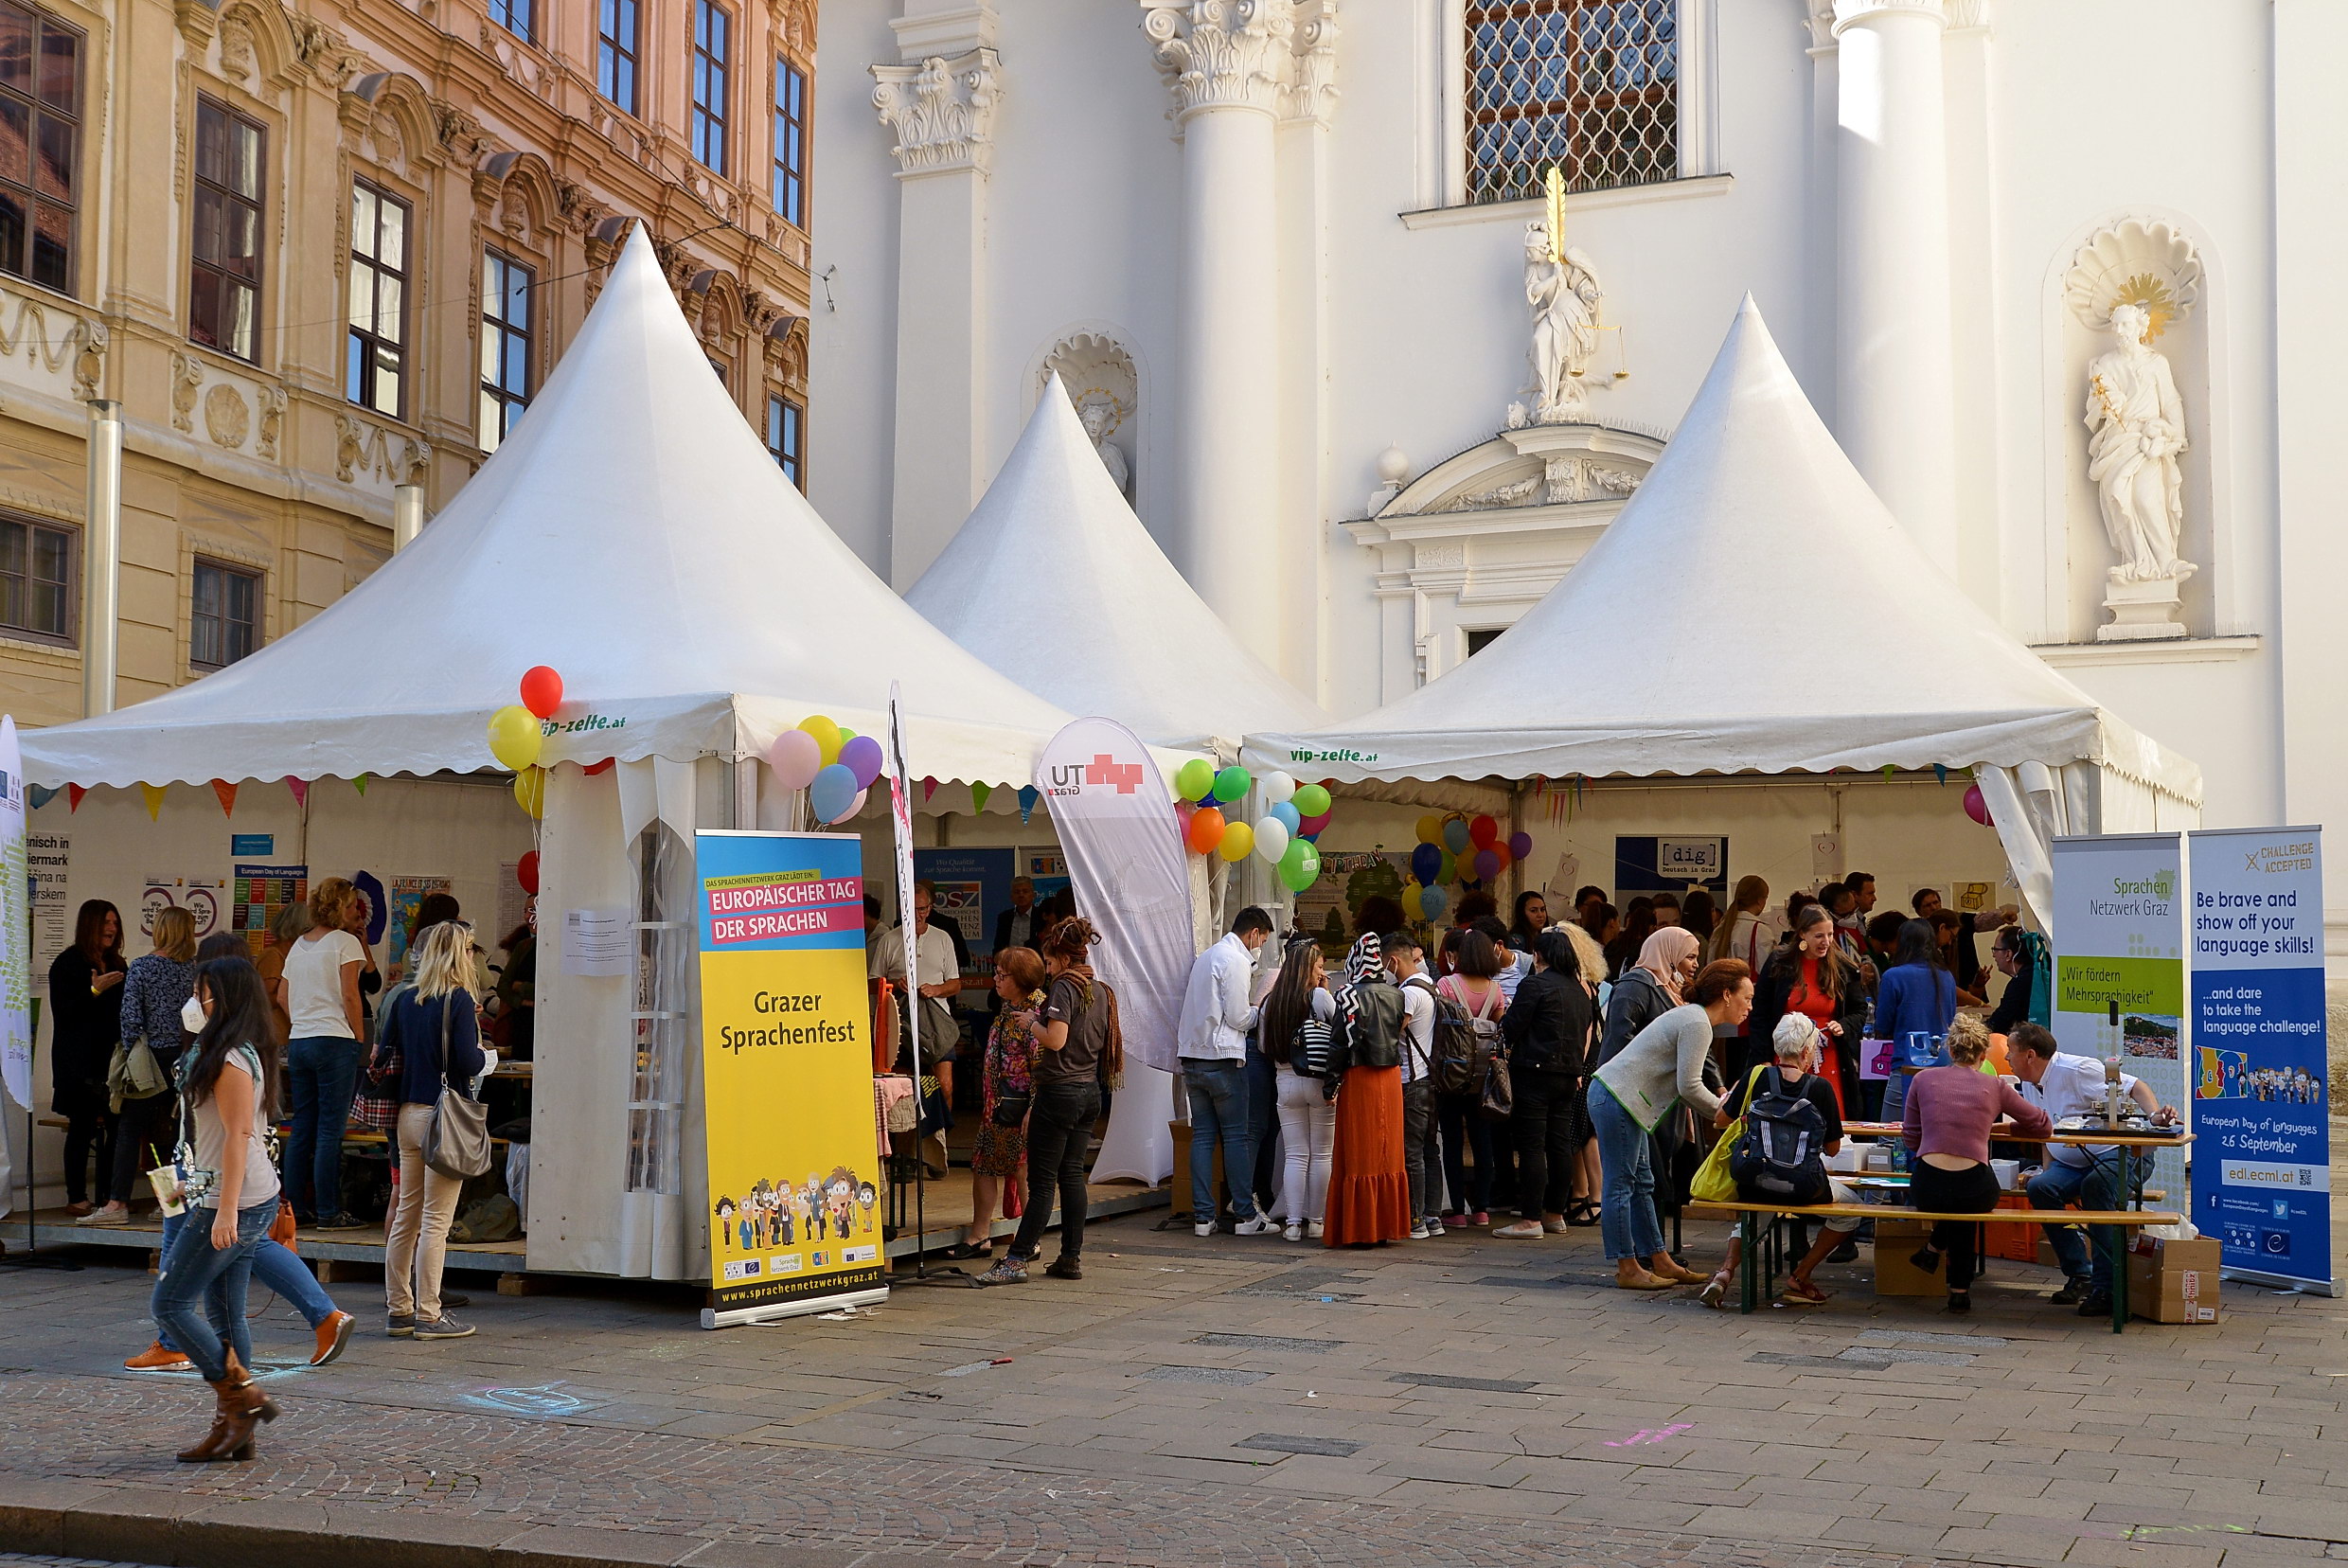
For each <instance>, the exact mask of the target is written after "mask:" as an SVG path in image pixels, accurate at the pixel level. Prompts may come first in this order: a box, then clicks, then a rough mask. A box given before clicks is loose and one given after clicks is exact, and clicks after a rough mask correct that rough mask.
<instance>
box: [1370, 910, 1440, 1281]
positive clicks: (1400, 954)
mask: <svg viewBox="0 0 2348 1568" xmlns="http://www.w3.org/2000/svg"><path fill="white" fill-rule="evenodd" d="M1379 944H1380V946H1381V947H1382V948H1383V950H1384V957H1385V960H1386V968H1387V969H1388V970H1389V971H1392V973H1393V974H1394V977H1395V983H1396V985H1398V986H1400V987H1401V988H1402V1168H1403V1171H1404V1172H1405V1173H1406V1174H1407V1175H1408V1176H1409V1177H1410V1179H1411V1239H1412V1240H1414V1241H1424V1240H1426V1239H1427V1238H1429V1237H1431V1236H1441V1235H1442V1234H1443V1218H1442V1215H1441V1213H1440V1212H1439V1211H1440V1209H1441V1208H1442V1203H1441V1201H1440V1200H1441V1199H1442V1197H1443V1191H1442V1182H1443V1167H1442V1166H1441V1165H1440V1164H1439V1163H1437V1161H1436V1159H1435V1156H1434V1148H1433V1145H1432V1143H1431V1142H1430V1141H1429V1138H1428V1132H1429V1130H1430V1128H1431V1127H1432V1125H1433V1117H1434V1105H1435V1094H1434V1090H1435V1086H1434V1062H1435V983H1434V981H1433V979H1432V977H1430V976H1429V975H1428V973H1427V954H1426V951H1425V950H1424V949H1422V948H1421V947H1420V946H1419V945H1418V938H1417V937H1415V936H1414V935H1411V934H1410V932H1409V930H1407V929H1405V930H1402V931H1397V932H1394V933H1392V934H1390V935H1385V936H1381V937H1379ZM1431 1174H1432V1176H1433V1177H1434V1178H1435V1180H1434V1182H1433V1183H1432V1186H1433V1188H1434V1190H1432V1191H1430V1190H1429V1187H1430V1185H1431V1184H1430V1183H1429V1182H1428V1180H1427V1178H1428V1177H1429V1175H1431Z"/></svg>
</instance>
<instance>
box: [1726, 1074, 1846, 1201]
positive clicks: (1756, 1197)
mask: <svg viewBox="0 0 2348 1568" xmlns="http://www.w3.org/2000/svg"><path fill="white" fill-rule="evenodd" d="M1806 1081H1807V1079H1806V1078H1805V1082H1806ZM1825 1150H1826V1121H1825V1118H1824V1117H1823V1115H1821V1114H1819V1110H1818V1107H1817V1106H1815V1105H1813V1104H1811V1103H1810V1101H1809V1098H1808V1096H1805V1095H1802V1094H1799V1093H1797V1092H1795V1091H1793V1090H1790V1089H1788V1087H1787V1086H1786V1078H1785V1075H1784V1073H1782V1072H1781V1071H1779V1069H1778V1068H1776V1067H1775V1066H1770V1067H1769V1068H1766V1069H1764V1070H1763V1072H1762V1074H1761V1077H1760V1078H1759V1080H1758V1081H1757V1082H1755V1083H1754V1084H1753V1087H1752V1095H1751V1096H1749V1097H1748V1098H1747V1099H1746V1102H1745V1131H1744V1134H1743V1135H1742V1136H1741V1137H1739V1138H1738V1139H1737V1140H1736V1147H1735V1148H1734V1149H1731V1150H1730V1151H1729V1175H1730V1176H1731V1177H1732V1178H1733V1179H1734V1181H1735V1183H1736V1191H1737V1195H1738V1196H1739V1197H1741V1198H1744V1199H1746V1200H1748V1201H1749V1202H1754V1203H1824V1202H1826V1200H1827V1199H1828V1198H1829V1197H1830V1196H1832V1194H1833V1191H1834V1189H1833V1187H1832V1186H1830V1185H1828V1184H1827V1181H1826V1152H1825Z"/></svg>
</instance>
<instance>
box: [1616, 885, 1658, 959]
mask: <svg viewBox="0 0 2348 1568" xmlns="http://www.w3.org/2000/svg"><path fill="white" fill-rule="evenodd" d="M1654 930H1655V900H1653V899H1650V898H1648V897H1646V896H1645V894H1641V895H1640V896H1639V897H1638V898H1635V899H1633V900H1630V901H1629V902H1628V903H1627V904H1625V905H1624V906H1623V929H1622V930H1621V931H1619V932H1617V933H1615V935H1614V937H1613V939H1612V940H1611V941H1610V942H1608V943H1607V944H1606V975H1605V978H1606V979H1608V980H1618V979H1620V978H1621V977H1622V972H1623V971H1625V970H1627V969H1629V968H1630V967H1631V966H1632V965H1634V964H1636V963H1638V961H1639V950H1640V949H1641V948H1643V947H1645V946H1646V939H1647V937H1648V936H1649V935H1652V934H1653V932H1654Z"/></svg>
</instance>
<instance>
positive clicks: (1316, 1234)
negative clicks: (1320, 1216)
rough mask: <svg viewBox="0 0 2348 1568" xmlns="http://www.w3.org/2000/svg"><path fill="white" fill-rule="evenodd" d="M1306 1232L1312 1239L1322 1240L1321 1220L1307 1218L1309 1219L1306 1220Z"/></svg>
mask: <svg viewBox="0 0 2348 1568" xmlns="http://www.w3.org/2000/svg"><path fill="white" fill-rule="evenodd" d="M1305 1234H1306V1236H1307V1237H1309V1238H1311V1239H1313V1240H1315V1241H1318V1240H1320V1239H1321V1221H1318V1220H1307V1221H1305Z"/></svg>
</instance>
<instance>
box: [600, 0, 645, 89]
mask: <svg viewBox="0 0 2348 1568" xmlns="http://www.w3.org/2000/svg"><path fill="white" fill-rule="evenodd" d="M607 9H608V10H609V11H610V12H611V13H612V14H613V16H614V18H616V17H617V16H618V15H619V13H620V12H621V11H622V10H625V11H626V13H627V17H628V24H627V37H626V38H625V39H624V40H623V39H622V38H621V36H620V35H619V34H618V33H617V32H614V31H613V30H612V29H611V28H610V27H606V26H605V25H604V19H605V12H606V10H607ZM606 49H609V50H610V51H611V53H612V54H613V55H614V56H616V57H617V58H618V59H619V60H621V61H624V62H626V64H627V71H628V96H627V98H625V99H622V98H620V97H619V96H618V95H616V94H614V93H613V92H610V91H608V90H607V88H608V87H609V86H613V85H616V84H617V77H616V74H614V77H613V79H612V80H611V81H610V82H607V81H606V80H605V76H604V64H605V60H604V53H605V51H606ZM596 93H597V94H599V95H600V96H601V97H602V98H603V100H604V101H605V102H606V103H609V104H610V105H612V107H613V108H614V109H617V110H618V111H619V112H620V113H622V114H624V115H627V116H631V117H640V116H642V113H643V109H644V0H596Z"/></svg>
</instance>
